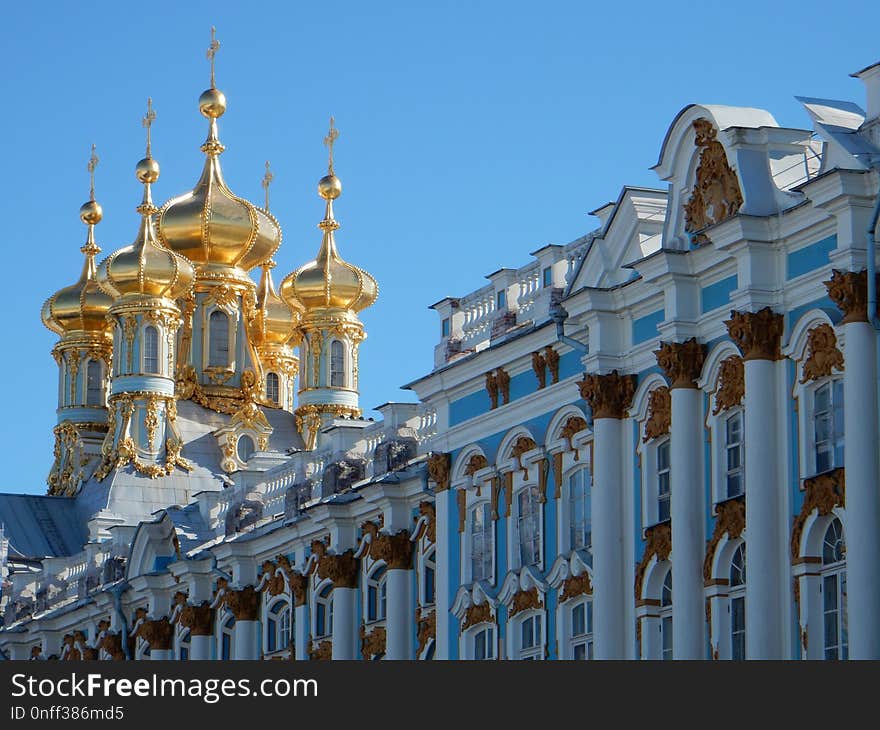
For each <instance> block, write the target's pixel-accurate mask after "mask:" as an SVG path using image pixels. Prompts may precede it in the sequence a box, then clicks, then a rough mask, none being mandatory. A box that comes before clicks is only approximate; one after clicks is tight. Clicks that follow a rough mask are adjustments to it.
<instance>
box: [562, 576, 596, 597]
mask: <svg viewBox="0 0 880 730" xmlns="http://www.w3.org/2000/svg"><path fill="white" fill-rule="evenodd" d="M591 595H593V584H592V583H591V582H590V574H589V573H587V571H586V570H585V571H584V572H583V573H581V574H580V575H571V576H569V577H568V578H566V579H565V581H564V582H563V583H562V590H561V591H560V592H559V602H560V603H565V602H566V601H568V600H571V599H572V598H577V597H578V596H591Z"/></svg>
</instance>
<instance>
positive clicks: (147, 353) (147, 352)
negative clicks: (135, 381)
mask: <svg viewBox="0 0 880 730" xmlns="http://www.w3.org/2000/svg"><path fill="white" fill-rule="evenodd" d="M144 373H147V374H152V375H158V374H159V330H157V329H156V328H155V327H154V326H153V325H151V324H150V325H147V326H146V327H145V328H144Z"/></svg>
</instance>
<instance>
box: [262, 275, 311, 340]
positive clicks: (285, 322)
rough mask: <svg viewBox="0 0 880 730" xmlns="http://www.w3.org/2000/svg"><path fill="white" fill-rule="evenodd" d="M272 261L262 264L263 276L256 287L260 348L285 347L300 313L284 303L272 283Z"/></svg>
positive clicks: (290, 338) (295, 326)
mask: <svg viewBox="0 0 880 730" xmlns="http://www.w3.org/2000/svg"><path fill="white" fill-rule="evenodd" d="M274 267H275V262H274V261H271V260H270V261H267V262H266V263H265V264H263V275H262V276H261V277H260V284H259V286H258V287H257V331H258V337H259V342H258V344H259V345H261V346H264V345H287V344H290V341H291V340H292V339H293V338H294V335H296V329H297V325H298V324H299V321H300V318H301V317H302V311H301V310H300V309H298V308H296V309H295V308H293V307H291V306H290V305H289V304H288V303H287V302H285V301H284V300H283V299H282V298H281V297H280V296H278V292H276V291H275V284H274V282H273V281H272V269H273V268H274Z"/></svg>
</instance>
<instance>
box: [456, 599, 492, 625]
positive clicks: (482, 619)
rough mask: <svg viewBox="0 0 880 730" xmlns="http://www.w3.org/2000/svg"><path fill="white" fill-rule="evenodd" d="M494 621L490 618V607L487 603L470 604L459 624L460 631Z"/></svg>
mask: <svg viewBox="0 0 880 730" xmlns="http://www.w3.org/2000/svg"><path fill="white" fill-rule="evenodd" d="M494 620H495V619H494V617H493V616H492V607H491V606H490V605H489V604H488V603H485V602H484V603H472V604H471V605H470V606H468V607H467V610H466V611H465V614H464V620H463V621H462V623H461V630H462V631H465V630H466V629H469V628H470V627H471V626H476V625H477V624H482V623H492V622H493V621H494Z"/></svg>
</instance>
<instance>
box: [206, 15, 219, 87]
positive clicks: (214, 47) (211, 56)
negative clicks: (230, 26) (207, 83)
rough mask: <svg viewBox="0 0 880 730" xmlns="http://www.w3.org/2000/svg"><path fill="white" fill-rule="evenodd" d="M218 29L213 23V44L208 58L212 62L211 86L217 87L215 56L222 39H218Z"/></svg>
mask: <svg viewBox="0 0 880 730" xmlns="http://www.w3.org/2000/svg"><path fill="white" fill-rule="evenodd" d="M216 33H217V29H216V28H215V27H214V26H213V25H212V26H211V45H210V46H208V60H209V61H210V62H211V88H212V89H215V88H217V87H216V86H214V56H216V55H217V51H218V50H220V41H218V40H217V35H216Z"/></svg>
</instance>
